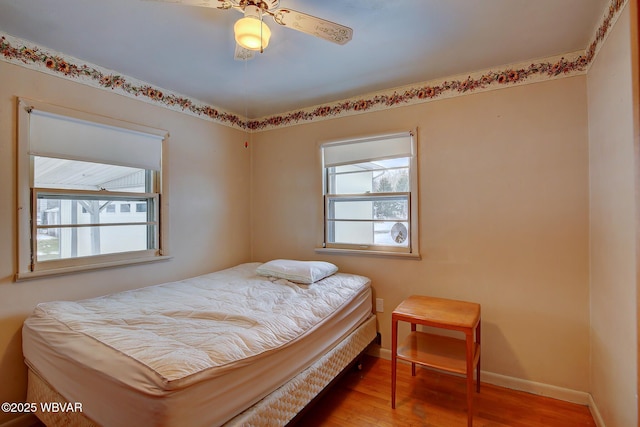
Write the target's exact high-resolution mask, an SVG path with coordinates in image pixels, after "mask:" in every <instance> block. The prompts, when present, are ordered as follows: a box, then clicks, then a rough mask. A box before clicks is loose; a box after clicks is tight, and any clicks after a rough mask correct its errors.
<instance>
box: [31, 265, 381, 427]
mask: <svg viewBox="0 0 640 427" xmlns="http://www.w3.org/2000/svg"><path fill="white" fill-rule="evenodd" d="M258 265H259V264H258V263H250V264H242V265H240V266H237V267H234V268H231V269H227V270H223V271H220V272H216V273H212V274H207V275H204V276H199V277H196V278H192V279H188V280H183V281H179V282H173V283H168V284H163V285H158V286H152V287H148V288H142V289H137V290H132V291H128V292H122V293H118V294H113V295H109V296H106V297H100V298H93V299H89V300H84V301H78V302H51V303H44V304H40V305H39V306H38V307H37V308H36V309H35V310H34V313H33V315H32V316H31V317H30V318H28V319H27V320H26V321H25V325H24V328H23V351H24V355H25V359H26V361H27V363H28V365H29V366H30V367H31V368H32V369H34V370H35V371H36V372H38V374H39V375H40V376H41V377H42V378H43V379H44V380H46V381H47V382H49V384H51V385H52V386H53V387H54V388H55V389H56V390H57V391H58V392H59V393H60V394H61V395H62V396H64V397H65V398H66V399H67V400H68V401H70V402H81V403H82V404H83V412H84V414H85V415H86V416H87V417H88V418H91V419H92V420H94V421H95V422H97V423H99V424H102V425H118V426H125V425H131V426H134V425H135V426H137V425H145V426H153V425H158V426H159V425H162V426H173V425H176V426H177V425H180V426H185V425H189V426H198V425H203V426H204V425H207V426H211V425H220V424H222V423H224V422H225V421H226V420H228V419H230V418H231V417H233V416H234V415H236V414H238V413H239V412H241V411H242V410H243V409H245V408H247V407H248V406H250V405H251V404H253V403H255V402H256V401H258V400H260V399H261V398H262V397H264V396H265V395H267V394H268V393H270V392H271V391H273V390H274V389H275V388H277V387H279V386H281V385H282V384H283V383H285V382H286V381H288V380H289V379H291V378H292V377H293V376H294V375H295V374H296V373H297V372H299V371H301V370H302V369H304V368H306V367H307V366H309V365H310V364H311V363H313V362H314V361H315V360H316V359H318V358H319V357H320V356H321V355H322V354H323V353H325V352H326V351H327V350H328V349H330V348H332V347H333V346H335V345H336V344H337V343H338V342H340V340H342V339H343V338H344V337H345V336H346V335H348V334H349V333H350V332H351V331H353V330H354V329H355V328H356V327H357V326H358V325H359V324H360V323H362V322H363V321H364V320H365V319H367V318H368V317H369V316H370V315H371V290H370V286H369V285H370V283H369V279H367V278H365V277H362V276H357V275H349V274H343V273H337V274H334V275H333V276H330V277H328V278H326V279H323V280H322V281H320V282H317V283H314V284H311V285H297V284H293V283H290V282H287V281H285V280H282V279H278V280H276V279H271V278H265V277H260V276H257V275H256V274H255V269H256V267H257V266H258ZM114 313H115V314H114Z"/></svg>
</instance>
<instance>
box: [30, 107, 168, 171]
mask: <svg viewBox="0 0 640 427" xmlns="http://www.w3.org/2000/svg"><path fill="white" fill-rule="evenodd" d="M163 139H164V136H162V135H154V134H149V133H145V132H139V131H136V130H131V129H125V128H122V127H113V126H109V125H105V124H101V123H96V122H91V121H86V120H81V119H76V118H73V117H68V116H61V115H58V114H53V113H50V112H46V111H41V110H37V109H31V111H30V120H29V154H31V155H34V156H43V157H56V158H61V159H68V160H81V161H87V162H97V163H108V164H113V165H119V166H128V167H134V168H140V169H147V170H154V171H159V170H160V169H161V161H162V155H161V154H162V141H163Z"/></svg>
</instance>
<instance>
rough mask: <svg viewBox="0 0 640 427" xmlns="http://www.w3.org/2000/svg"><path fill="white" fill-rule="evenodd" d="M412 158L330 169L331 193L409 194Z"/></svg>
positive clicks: (329, 187)
mask: <svg viewBox="0 0 640 427" xmlns="http://www.w3.org/2000/svg"><path fill="white" fill-rule="evenodd" d="M409 160H410V159H409V158H408V157H403V158H399V159H387V160H377V161H373V162H364V163H356V164H350V165H344V166H336V167H331V168H328V177H327V178H328V190H329V191H328V192H329V193H330V194H362V193H382V192H386V193H388V192H408V191H410V189H409Z"/></svg>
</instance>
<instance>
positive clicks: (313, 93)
mask: <svg viewBox="0 0 640 427" xmlns="http://www.w3.org/2000/svg"><path fill="white" fill-rule="evenodd" d="M609 3H610V1H609V0H323V1H319V0H318V1H312V0H281V1H280V6H281V7H286V8H290V9H295V10H298V11H300V12H304V13H308V14H311V15H314V16H318V17H320V18H324V19H327V20H330V21H334V22H338V23H340V24H343V25H346V26H349V27H351V28H352V29H353V32H354V35H353V40H352V41H351V42H349V43H348V44H346V45H344V46H340V45H337V44H333V43H330V42H327V41H325V40H322V39H319V38H316V37H313V36H310V35H307V34H304V33H300V32H298V31H294V30H291V29H288V28H285V27H281V26H279V25H277V24H275V23H273V21H272V20H271V19H270V18H267V19H266V21H265V22H267V24H268V25H269V27H270V28H271V30H272V33H273V35H272V38H271V42H270V44H269V47H268V48H267V49H266V50H265V51H264V53H263V54H257V55H256V57H255V58H254V59H252V60H250V61H237V60H234V59H233V56H234V49H235V42H234V40H233V24H234V22H235V21H236V20H237V19H239V18H240V17H242V15H241V14H240V13H238V12H236V11H235V10H218V9H211V8H204V7H193V6H184V5H180V4H174V3H165V2H158V1H145V0H108V1H105V0H46V1H43V0H0V31H2V32H5V33H7V34H10V35H12V36H15V37H18V38H21V39H24V40H27V41H30V42H33V43H35V44H37V45H39V46H41V47H43V48H48V49H51V50H54V51H58V52H61V53H63V54H66V55H70V56H73V57H76V58H79V59H81V60H82V61H86V62H88V63H90V64H94V65H98V66H101V67H105V68H108V69H111V70H114V71H117V72H118V73H122V74H124V75H125V76H129V77H134V78H136V79H139V80H142V81H145V82H147V83H150V84H152V85H154V86H157V87H158V88H162V89H165V90H170V91H174V92H177V93H178V94H180V95H185V96H188V97H191V98H194V99H197V100H200V101H203V102H206V103H207V104H209V105H213V106H216V107H218V108H222V109H225V110H227V111H229V112H232V113H236V114H240V115H242V116H245V117H248V118H259V117H264V116H268V115H273V114H276V113H282V112H286V111H291V110H296V109H300V108H304V107H309V106H313V105H318V104H323V103H328V102H332V101H337V100H340V99H344V98H349V97H353V96H356V95H360V94H364V93H369V92H373V91H378V90H383V89H390V88H393V87H397V86H402V85H407V84H411V83H418V82H425V81H429V80H433V79H437V78H445V77H448V76H453V75H457V74H462V73H468V72H473V71H479V70H484V69H487V68H492V67H499V66H501V65H507V64H511V63H517V62H521V61H527V60H531V59H540V58H545V57H550V56H554V55H559V54H564V53H570V52H574V51H577V50H583V49H585V48H586V47H587V46H588V44H589V43H590V41H591V39H592V38H593V37H594V35H595V32H596V26H597V25H598V24H599V23H600V21H601V19H602V17H603V16H604V14H605V12H606V9H607V8H608V5H609Z"/></svg>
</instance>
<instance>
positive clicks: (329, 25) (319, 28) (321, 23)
mask: <svg viewBox="0 0 640 427" xmlns="http://www.w3.org/2000/svg"><path fill="white" fill-rule="evenodd" d="M273 20H274V21H276V23H278V24H280V25H283V26H285V27H288V28H292V29H294V30H298V31H302V32H303V33H307V34H311V35H312V36H316V37H320V38H321V39H325V40H328V41H330V42H333V43H337V44H345V43H347V42H348V41H349V40H351V38H352V37H353V30H352V29H351V28H349V27H345V26H344V25H340V24H336V23H335V22H331V21H327V20H326V19H320V18H318V17H315V16H312V15H307V14H306V13H302V12H298V11H297V10H291V9H278V10H276V11H275V12H274V13H273Z"/></svg>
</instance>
